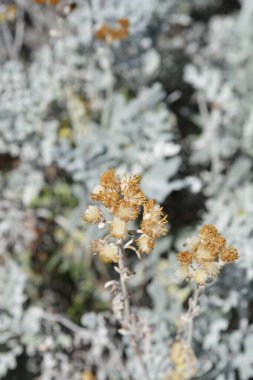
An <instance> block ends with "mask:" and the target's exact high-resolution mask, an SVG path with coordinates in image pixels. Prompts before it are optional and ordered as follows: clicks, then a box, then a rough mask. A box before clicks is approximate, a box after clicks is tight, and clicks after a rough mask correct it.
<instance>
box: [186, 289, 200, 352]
mask: <svg viewBox="0 0 253 380" xmlns="http://www.w3.org/2000/svg"><path fill="white" fill-rule="evenodd" d="M199 294H200V287H199V286H196V287H195V290H194V295H193V299H192V298H191V299H190V301H189V309H188V319H189V323H188V333H187V343H188V345H189V346H191V344H192V334H193V321H194V318H195V316H196V310H197V306H198V301H199Z"/></svg>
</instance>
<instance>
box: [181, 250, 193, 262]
mask: <svg viewBox="0 0 253 380" xmlns="http://www.w3.org/2000/svg"><path fill="white" fill-rule="evenodd" d="M192 259H193V256H192V254H191V252H189V251H183V252H180V253H178V254H177V260H178V261H180V264H181V265H189V264H191V262H192Z"/></svg>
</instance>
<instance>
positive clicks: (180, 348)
mask: <svg viewBox="0 0 253 380" xmlns="http://www.w3.org/2000/svg"><path fill="white" fill-rule="evenodd" d="M185 247H186V249H187V250H184V251H182V252H180V253H178V254H177V260H178V261H179V263H180V269H179V271H178V274H179V276H180V277H181V279H187V280H189V281H191V282H193V283H194V284H195V289H194V295H193V298H190V300H189V306H188V310H187V312H186V313H185V314H184V315H182V318H181V321H180V324H179V327H178V332H177V337H176V340H175V342H174V344H173V345H172V347H171V354H170V361H171V363H172V370H171V371H170V373H169V378H168V379H170V380H190V379H192V378H193V377H194V376H195V375H196V373H197V360H196V357H195V354H194V351H193V348H192V335H193V320H194V318H195V317H196V316H197V315H198V313H199V305H198V302H199V295H200V290H201V288H203V287H204V286H205V285H207V284H209V283H211V282H212V281H213V279H214V278H215V277H217V276H218V274H219V271H220V269H221V267H223V266H224V265H226V264H228V263H232V262H234V261H235V260H236V259H238V252H237V250H236V249H235V248H233V247H230V246H228V245H227V241H226V239H225V238H224V237H223V236H222V235H221V234H220V233H219V232H218V230H217V229H216V228H215V227H214V226H213V225H212V224H205V225H203V226H202V227H201V228H200V230H199V235H198V236H197V237H192V238H190V239H188V240H187V241H186V243H185ZM166 379H167V378H166Z"/></svg>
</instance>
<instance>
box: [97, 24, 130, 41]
mask: <svg viewBox="0 0 253 380" xmlns="http://www.w3.org/2000/svg"><path fill="white" fill-rule="evenodd" d="M117 24H118V27H115V28H113V27H111V26H109V25H107V24H103V25H101V26H100V27H99V28H98V29H97V31H96V33H95V37H96V38H97V39H98V40H101V41H104V42H107V43H112V42H114V41H120V40H124V39H126V38H128V35H129V20H128V19H126V18H120V19H118V20H117Z"/></svg>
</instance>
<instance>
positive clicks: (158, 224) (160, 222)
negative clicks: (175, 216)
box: [141, 199, 167, 239]
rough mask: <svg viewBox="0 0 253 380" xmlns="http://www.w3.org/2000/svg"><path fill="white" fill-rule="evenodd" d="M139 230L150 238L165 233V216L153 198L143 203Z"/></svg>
mask: <svg viewBox="0 0 253 380" xmlns="http://www.w3.org/2000/svg"><path fill="white" fill-rule="evenodd" d="M141 230H142V231H143V232H144V233H145V234H146V235H148V236H150V237H151V238H152V239H156V238H158V237H160V236H163V235H166V233H167V217H166V216H165V215H164V212H163V209H162V207H160V206H159V205H158V204H156V201H155V200H154V199H151V200H150V201H148V202H146V203H145V204H144V211H143V220H142V222H141Z"/></svg>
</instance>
